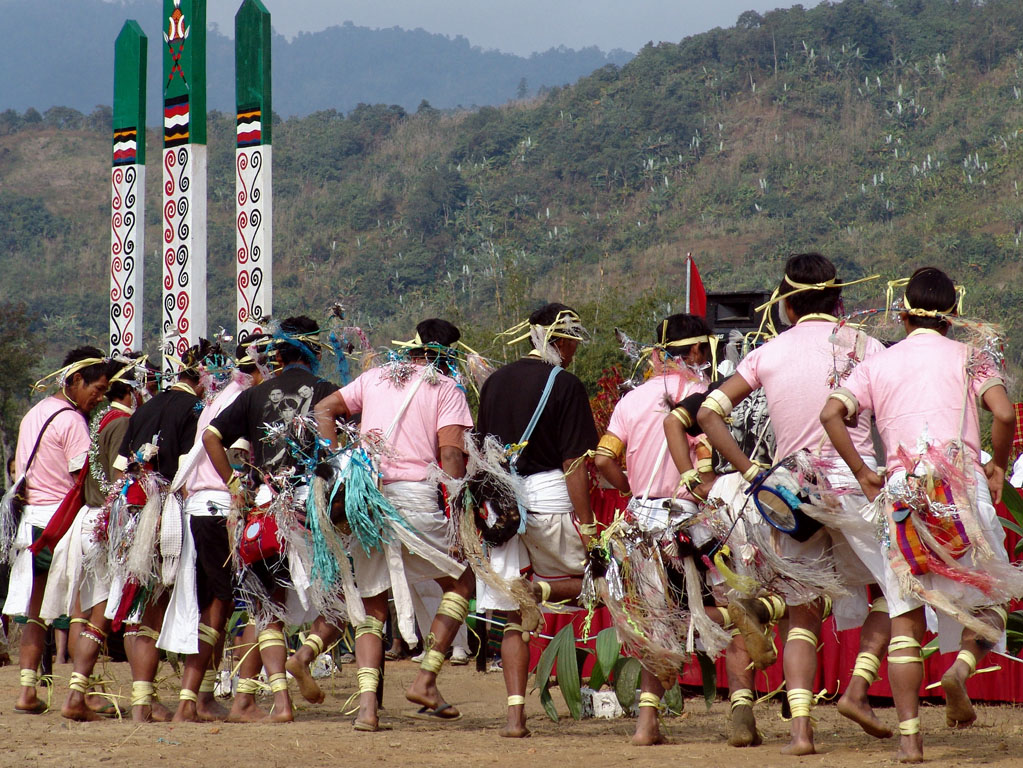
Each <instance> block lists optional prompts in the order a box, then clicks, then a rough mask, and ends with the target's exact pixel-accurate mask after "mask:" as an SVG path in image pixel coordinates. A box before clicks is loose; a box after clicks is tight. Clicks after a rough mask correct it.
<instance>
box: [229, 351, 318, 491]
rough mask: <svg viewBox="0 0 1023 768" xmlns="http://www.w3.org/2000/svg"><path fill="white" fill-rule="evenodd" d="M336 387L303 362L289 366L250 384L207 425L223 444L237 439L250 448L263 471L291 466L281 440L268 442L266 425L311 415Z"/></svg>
mask: <svg viewBox="0 0 1023 768" xmlns="http://www.w3.org/2000/svg"><path fill="white" fill-rule="evenodd" d="M336 391H337V386H336V385H334V384H331V383H330V382H329V381H326V380H324V379H321V378H320V377H319V376H317V375H316V374H314V373H313V372H312V371H310V370H309V369H308V368H306V367H305V366H303V365H289V366H287V367H286V368H285V369H284V370H283V371H281V372H280V373H279V374H278V375H277V376H275V377H274V378H272V379H268V380H267V381H264V382H263V383H262V384H259V385H258V386H255V387H250V388H249V389H246V390H245V391H244V392H242V393H241V394H240V395H238V397H237V398H235V401H234V402H233V403H231V405H229V406H228V407H227V408H226V409H225V410H224V411H223V412H222V413H221V414H220V415H218V416H217V417H216V418H215V419H214V420H213V421H212V423H211V424H210V426H211V427H212V428H213V429H215V430H216V431H217V432H218V433H220V438H221V440H222V441H223V443H224V445H231V444H232V443H234V442H235V441H236V440H238V439H240V438H245V439H246V440H248V441H249V444H250V445H251V447H252V457H253V464H254V465H255V466H257V467H259V468H260V469H262V470H263V471H266V472H276V471H277V470H278V469H280V468H282V467H285V466H294V460H293V459H292V457H291V454H290V453H289V451H288V448H287V446H286V445H285V444H284V441H283V440H280V441H277V442H275V443H268V442H267V441H266V440H265V439H264V438H265V437H266V427H265V426H264V425H266V424H282V423H287V422H290V421H291V420H292V419H294V418H295V416H300V415H309V416H312V415H313V408H314V407H315V406H316V404H317V403H318V402H320V400H322V399H323V398H325V397H326V396H327V395H330V394H333V393H334V392H336Z"/></svg>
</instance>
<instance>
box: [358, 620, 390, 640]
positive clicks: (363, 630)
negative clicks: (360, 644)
mask: <svg viewBox="0 0 1023 768" xmlns="http://www.w3.org/2000/svg"><path fill="white" fill-rule="evenodd" d="M363 635H376V636H377V637H379V638H380V639H381V640H383V639H384V622H382V621H380V619H378V618H376V617H374V616H367V617H366V618H365V619H363V620H362V621H361V622H359V624H358V626H356V627H355V639H356V640H358V639H359V638H360V637H362V636H363Z"/></svg>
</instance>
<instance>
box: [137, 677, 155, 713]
mask: <svg viewBox="0 0 1023 768" xmlns="http://www.w3.org/2000/svg"><path fill="white" fill-rule="evenodd" d="M155 694H156V687H155V686H154V685H153V684H152V683H151V682H149V681H148V680H135V681H134V682H132V684H131V705H132V706H133V707H148V706H149V705H150V704H152V703H153V696H154V695H155Z"/></svg>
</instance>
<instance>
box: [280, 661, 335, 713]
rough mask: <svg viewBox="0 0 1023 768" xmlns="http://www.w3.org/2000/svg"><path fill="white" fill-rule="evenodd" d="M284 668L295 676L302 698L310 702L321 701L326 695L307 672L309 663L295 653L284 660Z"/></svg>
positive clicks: (317, 702)
mask: <svg viewBox="0 0 1023 768" xmlns="http://www.w3.org/2000/svg"><path fill="white" fill-rule="evenodd" d="M284 668H285V669H286V670H288V672H290V673H291V676H292V677H293V678H295V682H296V683H298V692H299V693H301V694H302V698H303V699H305V700H306V701H308V702H309V703H310V704H321V703H322V702H323V700H324V699H325V698H326V695H325V694H324V693H323V691H322V690H320V686H319V684H318V683H317V682H316V681H315V680H314V679H313V676H312V675H311V674H310V673H309V665H308V664H306V663H305V662H304V661H303V660H302V659H301V658H299V655H298V654H297V653H296V654H295V655H294V656H292V657H291V658H290V659H288V660H287V661H286V662H285V664H284Z"/></svg>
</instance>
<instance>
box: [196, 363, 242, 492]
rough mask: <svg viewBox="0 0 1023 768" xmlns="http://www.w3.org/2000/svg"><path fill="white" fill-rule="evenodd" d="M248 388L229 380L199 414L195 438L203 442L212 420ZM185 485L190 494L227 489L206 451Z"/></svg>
mask: <svg viewBox="0 0 1023 768" xmlns="http://www.w3.org/2000/svg"><path fill="white" fill-rule="evenodd" d="M246 389H248V387H247V386H243V385H242V384H241V383H240V382H238V381H237V380H235V379H234V378H232V379H231V381H229V382H228V383H227V385H226V386H225V387H224V388H223V389H222V390H220V392H218V393H217V396H216V397H215V398H213V401H212V402H211V403H210V404H209V405H207V406H206V407H205V408H203V409H202V413H200V414H199V423H198V424H197V425H196V428H195V434H196V438H195V439H196V440H199V441H200V442H201V441H202V436H203V433H205V432H206V427H208V426H209V425H210V422H211V421H213V419H215V418H216V417H217V416H219V415H220V414H221V413H222V412H223V411H224V410H226V409H227V406H229V405H230V404H231V403H233V402H234V400H235V398H236V397H238V395H240V394H241V393H242V392H244V391H245V390H246ZM185 487H186V488H187V490H188V493H189V495H191V494H193V493H195V492H196V491H226V490H227V486H226V485H225V484H224V481H223V480H222V479H221V478H220V473H219V472H217V470H216V469H215V468H214V467H213V462H212V461H210V457H209V455H208V454H207V453H206V452H205V451H203V452H202V454H201V455H200V456H199V459H198V462H197V463H196V465H195V469H194V470H193V471H192V474H191V476H190V477H189V478H188V482H187V483H186V484H185Z"/></svg>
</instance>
